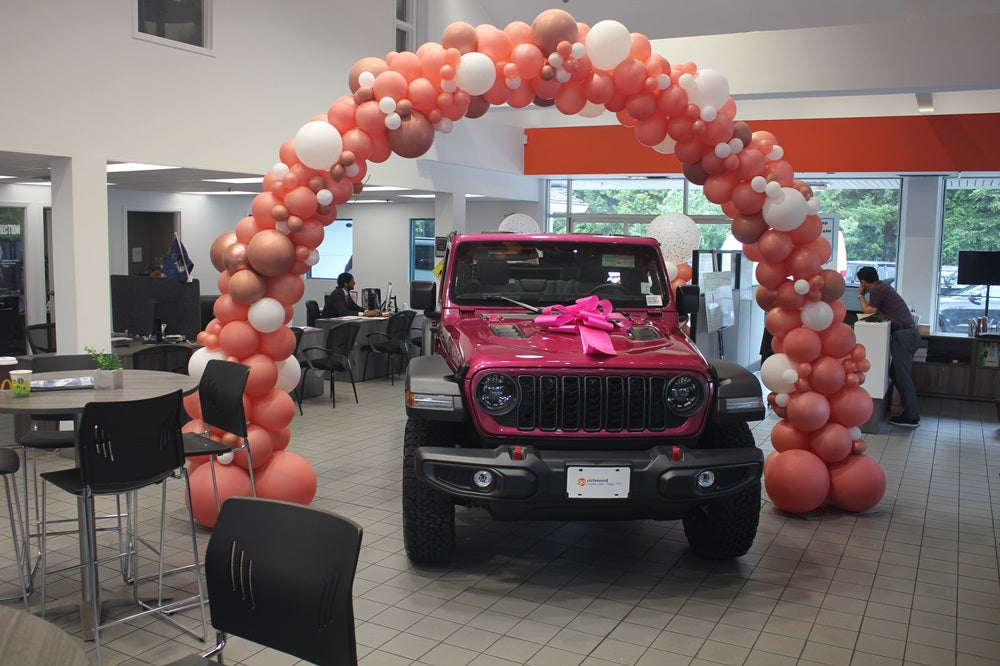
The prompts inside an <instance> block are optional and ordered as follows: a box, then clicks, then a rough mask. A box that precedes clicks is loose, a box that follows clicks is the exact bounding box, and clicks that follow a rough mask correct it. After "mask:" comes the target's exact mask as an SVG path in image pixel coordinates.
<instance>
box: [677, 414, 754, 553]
mask: <svg viewBox="0 0 1000 666" xmlns="http://www.w3.org/2000/svg"><path fill="white" fill-rule="evenodd" d="M700 444H701V446H702V447H704V448H712V449H718V448H752V447H754V446H755V443H754V439H753V434H751V432H750V426H748V425H747V424H746V423H726V424H717V423H708V424H707V425H706V426H705V431H704V432H703V433H702V436H701V440H700ZM759 520H760V481H759V480H758V481H757V482H756V483H754V484H753V485H751V486H750V487H749V488H747V489H746V490H743V491H741V492H739V493H737V494H736V495H730V496H728V497H722V498H720V499H717V500H712V501H711V502H706V503H704V504H702V505H700V506H698V507H696V508H695V509H694V510H693V511H692V512H691V513H690V514H689V515H688V516H687V517H685V518H684V534H685V536H687V541H688V546H690V548H691V550H692V551H693V552H694V553H695V554H696V555H698V556H700V557H704V558H705V559H708V560H729V559H732V558H734V557H739V556H740V555H744V554H746V552H747V551H748V550H750V546H752V545H753V540H754V538H755V537H756V536H757V523H758V521H759Z"/></svg>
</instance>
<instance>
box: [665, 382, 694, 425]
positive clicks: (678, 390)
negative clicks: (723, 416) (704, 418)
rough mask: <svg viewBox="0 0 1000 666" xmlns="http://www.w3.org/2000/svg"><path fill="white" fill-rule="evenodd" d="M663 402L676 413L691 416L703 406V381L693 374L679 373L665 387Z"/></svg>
mask: <svg viewBox="0 0 1000 666" xmlns="http://www.w3.org/2000/svg"><path fill="white" fill-rule="evenodd" d="M663 402H664V403H666V405H667V408H669V409H670V411H672V412H673V413H674V414H677V415H678V416H690V415H691V414H693V413H694V412H696V411H698V408H699V407H701V403H702V390H701V382H699V381H698V379H697V378H696V377H693V376H691V375H677V376H676V377H674V378H673V379H671V380H670V381H668V382H667V386H666V388H664V389H663Z"/></svg>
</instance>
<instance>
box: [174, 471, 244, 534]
mask: <svg viewBox="0 0 1000 666" xmlns="http://www.w3.org/2000/svg"><path fill="white" fill-rule="evenodd" d="M214 467H215V481H216V484H217V485H218V488H219V502H220V504H221V503H222V502H225V501H226V500H227V499H229V498H230V497H250V496H251V495H252V492H251V488H250V476H249V475H248V474H247V473H246V471H244V470H243V469H240V468H239V467H237V466H235V465H214ZM188 482H189V483H190V485H191V511H192V513H194V519H195V520H197V521H198V522H199V523H200V524H202V525H204V526H205V527H214V526H215V520H216V518H218V512H217V510H216V508H215V492H214V490H213V486H212V469H211V467H209V466H208V465H200V466H199V467H198V468H197V469H195V470H194V471H192V472H191V473H190V477H189V479H188Z"/></svg>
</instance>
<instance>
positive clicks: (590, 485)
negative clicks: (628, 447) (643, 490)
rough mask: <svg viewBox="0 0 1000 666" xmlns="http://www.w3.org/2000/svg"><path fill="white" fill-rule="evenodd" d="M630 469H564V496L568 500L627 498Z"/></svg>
mask: <svg viewBox="0 0 1000 666" xmlns="http://www.w3.org/2000/svg"><path fill="white" fill-rule="evenodd" d="M631 472H632V469H631V468H630V467H624V466H623V467H576V466H571V467H567V468H566V494H567V495H568V496H569V497H570V498H582V499H595V498H596V499H618V498H625V497H628V488H629V478H630V476H631Z"/></svg>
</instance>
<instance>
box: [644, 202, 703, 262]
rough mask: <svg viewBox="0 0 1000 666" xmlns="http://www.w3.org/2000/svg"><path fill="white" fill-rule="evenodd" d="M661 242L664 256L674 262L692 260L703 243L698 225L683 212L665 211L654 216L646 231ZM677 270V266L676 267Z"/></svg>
mask: <svg viewBox="0 0 1000 666" xmlns="http://www.w3.org/2000/svg"><path fill="white" fill-rule="evenodd" d="M646 233H647V234H648V235H649V237H650V238H655V239H656V240H657V241H659V243H660V249H661V251H662V252H663V258H664V259H665V260H666V261H668V262H670V263H673V264H686V263H688V262H690V261H691V253H692V252H694V251H695V250H697V249H698V246H699V245H700V244H701V232H700V231H698V225H697V224H695V221H694V220H692V219H691V218H690V217H688V216H687V215H684V214H683V213H664V214H663V215H658V216H656V217H655V218H653V221H652V222H650V223H649V230H648V231H647V232H646ZM674 268H675V270H676V266H675V267H674Z"/></svg>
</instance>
